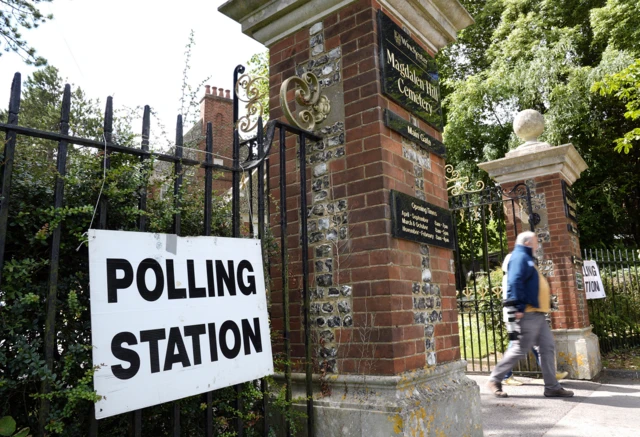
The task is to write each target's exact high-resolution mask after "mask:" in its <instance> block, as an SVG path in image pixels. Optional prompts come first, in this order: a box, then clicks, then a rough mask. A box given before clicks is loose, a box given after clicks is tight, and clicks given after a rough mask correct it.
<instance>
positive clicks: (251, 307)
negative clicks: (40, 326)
mask: <svg viewBox="0 0 640 437" xmlns="http://www.w3.org/2000/svg"><path fill="white" fill-rule="evenodd" d="M89 275H90V288H91V290H90V293H91V294H90V296H91V328H92V345H93V364H94V366H97V368H98V369H97V370H96V373H95V375H94V388H95V390H96V392H97V393H98V395H100V396H102V399H101V400H100V401H98V402H97V403H96V408H95V410H96V418H97V419H101V418H105V417H109V416H113V415H116V414H121V413H125V412H127V411H132V410H137V409H140V408H144V407H148V406H151V405H156V404H160V403H164V402H169V401H173V400H176V399H181V398H184V397H187V396H193V395H196V394H200V393H205V392H208V391H211V390H216V389H219V388H222V387H228V386H231V385H234V384H239V383H241V382H245V381H250V380H254V379H258V378H261V377H263V376H266V375H270V374H272V373H273V359H272V355H271V343H270V336H269V323H268V317H267V300H266V293H265V285H264V274H263V267H262V253H261V248H260V241H259V240H253V239H235V238H218V237H184V238H183V237H177V236H175V235H168V234H152V233H141V232H121V231H102V230H92V231H90V233H89Z"/></svg>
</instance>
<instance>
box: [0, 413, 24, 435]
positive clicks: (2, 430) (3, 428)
mask: <svg viewBox="0 0 640 437" xmlns="http://www.w3.org/2000/svg"><path fill="white" fill-rule="evenodd" d="M15 431H16V421H15V420H13V417H11V416H4V417H2V418H0V436H3V437H4V436H7V437H30V435H29V428H23V429H21V430H20V431H18V432H17V433H15V434H14V432H15Z"/></svg>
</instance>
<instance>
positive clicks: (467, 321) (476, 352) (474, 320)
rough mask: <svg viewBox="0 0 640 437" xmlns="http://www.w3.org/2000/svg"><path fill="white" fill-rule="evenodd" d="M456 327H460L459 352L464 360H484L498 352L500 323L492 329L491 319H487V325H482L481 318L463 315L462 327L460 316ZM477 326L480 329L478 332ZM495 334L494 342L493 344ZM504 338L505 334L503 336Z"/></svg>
mask: <svg viewBox="0 0 640 437" xmlns="http://www.w3.org/2000/svg"><path fill="white" fill-rule="evenodd" d="M458 326H459V327H460V352H461V354H462V357H463V358H464V359H466V360H471V357H472V356H473V358H474V359H479V358H485V357H486V356H487V355H491V354H494V353H495V352H496V350H497V351H500V350H501V349H500V340H501V339H502V338H503V337H501V335H500V331H501V330H502V323H500V324H498V326H496V327H495V328H496V329H494V328H493V326H491V319H490V318H489V317H487V324H486V325H485V323H484V317H483V316H479V317H478V316H476V315H472V316H471V317H469V315H468V314H465V315H464V326H463V324H462V316H459V317H458ZM478 326H479V327H480V329H479V330H478ZM494 333H495V342H494ZM505 337H506V334H505Z"/></svg>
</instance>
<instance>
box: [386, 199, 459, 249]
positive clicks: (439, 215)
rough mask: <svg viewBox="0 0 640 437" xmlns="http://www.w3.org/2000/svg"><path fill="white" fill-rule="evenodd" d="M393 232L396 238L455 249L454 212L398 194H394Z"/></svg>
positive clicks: (392, 201)
mask: <svg viewBox="0 0 640 437" xmlns="http://www.w3.org/2000/svg"><path fill="white" fill-rule="evenodd" d="M391 230H392V233H393V236H394V237H396V238H404V239H405V240H412V241H417V242H418V243H424V244H430V245H432V246H439V247H444V248H447V249H453V221H452V219H451V212H450V211H449V210H448V209H444V208H440V207H438V206H435V205H432V204H430V203H427V202H425V201H424V200H420V199H418V198H417V197H413V196H409V195H407V194H404V193H401V192H399V191H395V190H391Z"/></svg>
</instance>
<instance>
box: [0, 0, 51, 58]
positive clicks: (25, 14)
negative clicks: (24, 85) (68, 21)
mask: <svg viewBox="0 0 640 437" xmlns="http://www.w3.org/2000/svg"><path fill="white" fill-rule="evenodd" d="M44 2H51V0H3V1H1V2H0V48H2V50H4V51H5V52H15V53H17V54H18V55H20V57H22V59H23V60H24V61H25V62H26V63H27V64H33V65H36V66H42V65H46V63H47V61H46V59H44V58H43V57H41V56H37V55H36V49H34V48H33V47H29V45H27V42H26V41H25V40H24V38H23V36H22V30H23V29H27V30H28V29H33V28H36V27H38V26H39V25H40V24H42V23H45V22H46V21H47V20H51V19H53V15H43V14H42V12H40V9H39V6H40V3H44ZM2 50H0V56H2Z"/></svg>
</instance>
